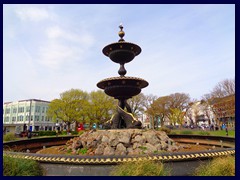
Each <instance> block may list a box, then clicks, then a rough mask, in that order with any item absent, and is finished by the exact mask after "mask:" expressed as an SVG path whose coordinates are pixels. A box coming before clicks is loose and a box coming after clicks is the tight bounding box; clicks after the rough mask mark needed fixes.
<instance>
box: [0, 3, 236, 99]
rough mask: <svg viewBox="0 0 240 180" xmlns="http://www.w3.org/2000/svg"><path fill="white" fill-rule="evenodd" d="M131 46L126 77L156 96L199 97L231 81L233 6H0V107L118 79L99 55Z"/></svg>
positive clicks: (93, 87)
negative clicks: (121, 44) (135, 48)
mask: <svg viewBox="0 0 240 180" xmlns="http://www.w3.org/2000/svg"><path fill="white" fill-rule="evenodd" d="M121 22H122V23H123V26H124V29H123V30H124V31H125V37H124V39H125V41H127V42H133V43H135V44H138V45H139V46H140V47H141V48H142V52H141V54H140V55H138V56H136V57H135V59H134V60H133V61H131V62H130V63H127V64H126V65H125V68H126V70H127V74H126V76H134V77H140V78H143V79H145V80H147V81H148V82H149V86H148V87H146V88H145V89H143V90H142V92H143V93H144V94H146V95H148V94H153V95H156V96H158V97H160V96H165V95H169V94H172V93H176V92H180V93H188V94H189V95H190V97H191V98H194V99H200V98H201V96H202V95H204V94H206V93H209V92H210V91H211V90H212V89H213V87H214V86H215V85H216V84H217V83H218V82H220V81H222V80H224V79H229V78H234V77H235V5H234V4H222V5H217V4H213V5H211V4H200V5H197V4H191V5H190V4H189V5H187V4H176V5H172V4H153V5H146V4H144V5H138V4H135V5H134V4H132V5H123V4H122V5H117V4H111V5H110V4H109V5H108V4H105V5H103V4H102V5H83V4H72V5H68V4H62V5H51V4H48V5H37V4H31V5H24V4H19V5H11V4H8V5H6V4H5V5H3V102H9V101H17V100H23V99H30V98H35V99H42V100H48V101H51V100H53V99H55V98H59V95H60V93H62V92H64V91H67V90H70V89H71V88H74V89H81V90H84V91H87V92H91V91H94V90H98V88H97V86H96V84H97V83H98V82H99V81H100V80H102V79H104V78H108V77H114V76H119V75H118V73H117V71H118V69H119V65H118V64H116V63H114V62H112V61H111V60H110V59H109V58H108V57H106V56H105V55H103V53H102V49H103V48H104V47H105V46H106V45H108V44H110V43H113V42H117V41H118V40H119V37H118V31H119V28H118V26H119V24H120V23H121Z"/></svg>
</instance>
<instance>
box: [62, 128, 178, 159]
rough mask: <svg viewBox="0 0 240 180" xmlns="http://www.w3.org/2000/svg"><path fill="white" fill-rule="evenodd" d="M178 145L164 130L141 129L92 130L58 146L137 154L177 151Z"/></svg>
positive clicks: (88, 151)
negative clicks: (64, 144)
mask: <svg viewBox="0 0 240 180" xmlns="http://www.w3.org/2000/svg"><path fill="white" fill-rule="evenodd" d="M178 149H179V146H178V145H177V144H176V143H175V142H174V141H173V140H172V139H171V138H169V137H168V136H167V134H166V133H165V132H164V131H155V130H143V129H111V130H97V131H96V130H95V131H94V130H92V131H88V132H85V133H84V134H82V135H81V136H79V137H75V138H73V139H71V140H69V141H68V142H67V143H66V146H64V147H61V148H59V150H60V151H65V152H68V153H71V154H79V155H106V156H111V155H139V154H157V153H161V152H163V151H168V152H173V151H177V150H178Z"/></svg>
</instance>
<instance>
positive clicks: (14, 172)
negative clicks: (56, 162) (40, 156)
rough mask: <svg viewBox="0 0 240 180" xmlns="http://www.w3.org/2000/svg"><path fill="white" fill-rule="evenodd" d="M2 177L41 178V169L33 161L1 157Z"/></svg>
mask: <svg viewBox="0 0 240 180" xmlns="http://www.w3.org/2000/svg"><path fill="white" fill-rule="evenodd" d="M3 175H4V176H43V169H42V168H41V166H40V164H39V163H38V162H36V161H34V160H28V159H19V158H11V157H8V156H5V155H3Z"/></svg>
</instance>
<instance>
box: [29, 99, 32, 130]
mask: <svg viewBox="0 0 240 180" xmlns="http://www.w3.org/2000/svg"><path fill="white" fill-rule="evenodd" d="M31 112H32V99H30V109H29V120H28V130H30V121H31V116H32V115H31Z"/></svg>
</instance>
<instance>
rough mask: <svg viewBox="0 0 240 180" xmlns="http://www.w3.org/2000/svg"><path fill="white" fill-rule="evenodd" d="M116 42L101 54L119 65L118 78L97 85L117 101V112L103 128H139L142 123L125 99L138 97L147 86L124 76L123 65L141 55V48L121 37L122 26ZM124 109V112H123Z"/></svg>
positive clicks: (108, 79) (133, 78)
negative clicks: (133, 113)
mask: <svg viewBox="0 0 240 180" xmlns="http://www.w3.org/2000/svg"><path fill="white" fill-rule="evenodd" d="M119 28H120V31H119V33H118V35H119V36H120V39H119V41H118V42H115V43H112V44H109V45H107V46H105V47H104V48H103V50H102V51H103V54H104V55H106V56H108V57H109V58H110V59H111V60H112V61H113V62H115V63H119V64H120V68H119V70H118V74H119V75H120V76H118V77H111V78H107V79H104V80H102V81H100V82H98V83H97V87H99V88H101V89H104V92H105V93H106V94H107V95H109V96H111V97H114V98H115V99H118V111H117V113H116V114H114V116H113V117H112V118H111V119H110V120H109V121H108V122H106V123H105V128H108V129H121V128H139V129H140V128H141V127H142V123H141V121H138V120H136V119H135V118H134V116H133V115H132V110H131V107H130V106H129V104H128V103H127V99H129V98H132V97H133V96H136V95H138V94H139V93H140V92H141V89H142V88H145V87H147V86H148V82H147V81H145V80H144V79H141V78H137V77H129V76H125V75H126V73H127V71H126V69H125V67H124V64H126V63H128V62H130V61H132V60H133V59H134V58H135V56H137V55H139V54H140V53H141V48H140V47H139V46H138V45H136V44H133V43H130V42H126V41H125V40H124V39H123V37H124V35H125V33H124V31H123V26H122V25H120V26H119ZM125 108H126V110H125Z"/></svg>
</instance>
